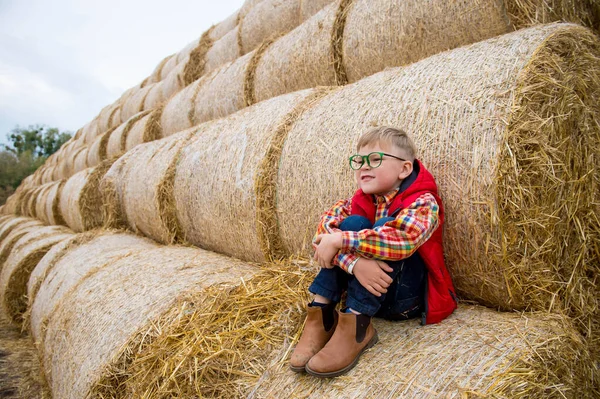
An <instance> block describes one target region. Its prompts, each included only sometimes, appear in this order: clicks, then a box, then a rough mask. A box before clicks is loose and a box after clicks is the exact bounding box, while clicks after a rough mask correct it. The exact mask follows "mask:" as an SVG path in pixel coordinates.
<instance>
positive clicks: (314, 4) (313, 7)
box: [300, 0, 333, 22]
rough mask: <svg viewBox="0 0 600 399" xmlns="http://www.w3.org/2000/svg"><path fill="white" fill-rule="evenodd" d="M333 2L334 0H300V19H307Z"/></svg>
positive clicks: (302, 20)
mask: <svg viewBox="0 0 600 399" xmlns="http://www.w3.org/2000/svg"><path fill="white" fill-rule="evenodd" d="M331 3H333V0H300V21H301V22H304V21H306V20H307V19H309V18H310V17H312V16H313V15H315V14H316V13H318V12H319V11H321V10H322V9H323V8H325V7H326V6H328V5H329V4H331Z"/></svg>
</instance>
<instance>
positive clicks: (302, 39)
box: [253, 0, 347, 101]
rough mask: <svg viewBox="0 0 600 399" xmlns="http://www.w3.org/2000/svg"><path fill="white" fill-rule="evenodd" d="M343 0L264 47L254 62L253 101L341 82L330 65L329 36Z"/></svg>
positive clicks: (331, 50)
mask: <svg viewBox="0 0 600 399" xmlns="http://www.w3.org/2000/svg"><path fill="white" fill-rule="evenodd" d="M346 3H347V1H342V0H338V1H336V2H335V3H334V4H331V5H329V6H327V7H326V8H325V9H324V10H323V11H321V12H320V13H318V14H317V15H315V16H314V17H313V18H311V19H310V20H308V21H306V22H305V23H304V24H302V25H301V26H299V27H298V28H296V29H295V30H293V31H292V32H290V33H288V34H287V35H285V36H283V37H281V38H279V39H278V40H276V41H275V42H274V43H273V44H272V45H271V46H269V47H268V48H267V49H265V51H264V53H263V54H262V56H261V57H260V58H259V59H258V61H257V64H256V72H255V74H254V81H253V87H254V90H253V95H254V98H255V100H256V101H263V100H266V99H267V98H271V97H275V96H279V95H281V94H284V93H290V92H293V91H296V90H301V89H306V88H309V87H316V86H333V85H336V84H344V83H345V82H342V81H340V78H339V77H338V76H337V75H336V70H335V68H334V58H333V47H332V43H333V42H335V40H333V39H332V36H333V35H334V34H336V33H337V29H336V27H337V25H336V21H337V16H338V14H340V13H341V11H340V10H343V9H345V8H346V7H347V6H346Z"/></svg>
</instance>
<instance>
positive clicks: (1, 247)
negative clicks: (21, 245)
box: [0, 218, 43, 270]
mask: <svg viewBox="0 0 600 399" xmlns="http://www.w3.org/2000/svg"><path fill="white" fill-rule="evenodd" d="M41 227H43V224H42V223H41V222H40V221H39V220H35V219H30V218H26V220H24V221H20V222H18V223H17V224H16V225H14V226H12V227H9V226H7V229H6V231H8V233H7V234H6V235H5V237H4V238H3V239H2V241H0V270H2V268H3V266H4V262H6V259H8V257H9V256H10V254H11V252H12V250H13V248H14V246H15V244H16V243H17V241H19V240H20V239H21V237H23V236H24V235H25V234H28V233H30V232H31V231H33V230H36V229H39V228H41Z"/></svg>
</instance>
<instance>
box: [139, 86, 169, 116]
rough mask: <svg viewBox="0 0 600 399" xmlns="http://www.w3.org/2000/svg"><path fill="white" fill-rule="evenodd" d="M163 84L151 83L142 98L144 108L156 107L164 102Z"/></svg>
mask: <svg viewBox="0 0 600 399" xmlns="http://www.w3.org/2000/svg"><path fill="white" fill-rule="evenodd" d="M163 85H164V82H158V83H154V84H152V88H151V89H150V91H149V92H148V95H147V96H146V98H145V99H144V109H145V110H148V109H154V108H157V107H159V106H161V105H162V104H163V103H164V102H165V100H166V98H165V97H164V95H163Z"/></svg>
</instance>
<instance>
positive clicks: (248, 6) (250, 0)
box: [236, 0, 263, 24]
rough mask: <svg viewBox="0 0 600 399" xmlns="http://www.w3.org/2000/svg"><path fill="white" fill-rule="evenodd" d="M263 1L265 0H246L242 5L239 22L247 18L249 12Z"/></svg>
mask: <svg viewBox="0 0 600 399" xmlns="http://www.w3.org/2000/svg"><path fill="white" fill-rule="evenodd" d="M261 1H263V0H246V1H244V4H242V6H241V7H240V10H239V12H238V22H239V20H241V19H243V18H245V17H246V15H248V13H249V12H250V11H251V10H252V9H253V8H254V7H255V6H256V5H257V4H258V3H260V2H261ZM236 24H237V23H236Z"/></svg>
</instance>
